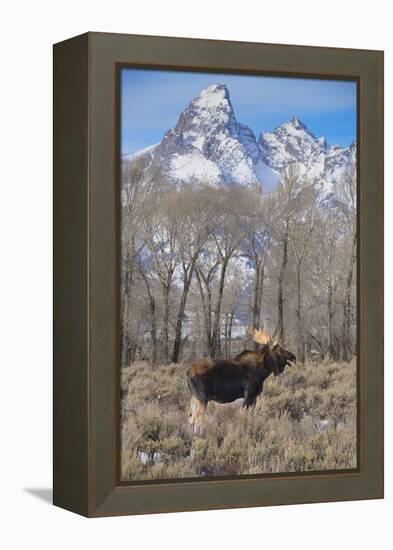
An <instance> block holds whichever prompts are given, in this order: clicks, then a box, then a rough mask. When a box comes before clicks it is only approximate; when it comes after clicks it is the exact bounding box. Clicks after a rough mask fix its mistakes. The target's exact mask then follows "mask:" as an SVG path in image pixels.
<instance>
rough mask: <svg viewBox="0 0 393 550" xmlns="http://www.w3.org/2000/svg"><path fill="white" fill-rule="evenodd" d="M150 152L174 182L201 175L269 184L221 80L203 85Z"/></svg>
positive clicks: (270, 175) (272, 177)
mask: <svg viewBox="0 0 393 550" xmlns="http://www.w3.org/2000/svg"><path fill="white" fill-rule="evenodd" d="M153 158H154V161H155V162H158V163H159V165H160V166H161V168H162V169H163V171H164V173H166V175H167V176H168V177H169V178H170V179H172V180H174V181H175V182H176V183H179V182H184V181H191V182H192V181H205V182H209V183H211V184H219V183H227V184H231V183H237V184H245V183H258V182H259V183H260V184H261V185H265V186H266V187H269V186H271V185H274V184H275V183H276V181H277V179H278V174H277V173H276V172H275V171H274V170H272V169H271V168H269V167H268V166H267V165H266V164H265V163H264V162H263V160H262V158H261V153H260V149H259V146H258V143H257V141H256V138H255V135H254V133H253V131H252V130H251V128H249V127H248V126H246V125H244V124H240V123H239V122H238V121H237V120H236V117H235V113H234V110H233V106H232V103H231V100H230V97H229V91H228V88H227V87H226V86H225V84H214V85H212V86H209V87H208V88H205V89H204V90H202V91H201V93H200V94H199V95H198V96H197V97H195V98H194V99H193V100H192V101H191V103H190V104H189V106H188V107H187V108H186V109H185V110H184V111H183V112H182V113H181V115H180V117H179V120H178V122H177V124H176V126H175V127H174V128H172V129H171V130H169V131H168V132H166V134H165V135H164V138H163V139H162V141H161V143H160V144H159V146H158V147H157V148H156V149H155V150H154V154H153Z"/></svg>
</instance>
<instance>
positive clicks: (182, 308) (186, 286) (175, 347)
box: [172, 258, 196, 363]
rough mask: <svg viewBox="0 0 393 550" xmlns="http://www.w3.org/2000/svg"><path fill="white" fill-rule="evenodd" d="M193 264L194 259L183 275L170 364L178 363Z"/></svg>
mask: <svg viewBox="0 0 393 550" xmlns="http://www.w3.org/2000/svg"><path fill="white" fill-rule="evenodd" d="M195 262H196V258H195V259H194V260H193V261H192V263H191V264H190V266H189V270H188V273H187V274H186V275H185V278H184V285H183V292H182V295H181V298H180V305H179V311H178V314H177V321H176V329H175V341H174V344H173V354H172V363H178V362H179V356H180V347H181V336H182V328H183V321H184V315H185V310H186V303H187V296H188V291H189V290H190V285H191V280H192V276H193V273H194V267H195Z"/></svg>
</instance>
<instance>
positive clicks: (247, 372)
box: [187, 341, 296, 429]
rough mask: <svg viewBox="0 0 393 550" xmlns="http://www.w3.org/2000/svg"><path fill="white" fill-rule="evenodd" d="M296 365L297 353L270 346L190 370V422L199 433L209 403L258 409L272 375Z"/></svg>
mask: <svg viewBox="0 0 393 550" xmlns="http://www.w3.org/2000/svg"><path fill="white" fill-rule="evenodd" d="M295 361H296V357H295V355H294V354H293V353H291V352H289V351H287V350H285V349H283V348H282V347H281V346H279V345H278V344H274V345H273V344H272V343H271V342H270V341H269V342H267V343H266V344H265V345H264V347H263V348H262V349H260V350H256V351H250V350H244V351H243V352H242V353H240V354H239V355H237V356H236V357H234V358H233V359H232V360H208V359H201V360H199V361H197V362H196V363H195V364H194V365H192V366H191V367H190V368H189V369H188V370H187V384H188V387H189V389H190V392H191V409H190V414H189V421H190V423H191V424H192V425H193V426H194V428H195V429H197V427H198V424H199V423H200V421H201V420H202V417H203V415H204V413H205V411H206V407H207V404H208V402H209V401H216V402H218V403H230V402H232V401H235V400H236V399H239V398H242V399H243V407H244V408H249V407H252V406H254V405H255V403H256V400H257V397H258V396H259V395H260V394H261V393H262V390H263V383H264V381H265V380H266V378H268V377H269V376H270V375H271V374H272V373H273V374H274V375H275V376H278V375H280V374H281V373H282V372H283V371H284V369H285V366H286V365H287V364H290V363H292V362H295Z"/></svg>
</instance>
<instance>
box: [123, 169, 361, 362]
mask: <svg viewBox="0 0 393 550" xmlns="http://www.w3.org/2000/svg"><path fill="white" fill-rule="evenodd" d="M335 187H336V188H335V189H334V190H333V192H332V197H330V198H328V199H326V198H324V199H323V200H322V198H321V196H320V195H319V192H318V190H317V188H316V187H315V186H314V185H310V183H309V182H307V181H305V180H304V178H302V177H301V175H300V173H299V170H298V168H297V167H296V165H295V164H293V165H290V166H289V167H288V168H287V170H286V171H285V172H284V173H283V174H282V177H281V180H280V183H279V186H278V189H277V190H275V191H273V192H271V193H262V191H261V189H260V188H259V187H257V186H255V185H254V184H250V185H244V186H237V185H232V186H228V185H226V186H224V185H222V186H216V187H213V186H211V185H208V184H195V183H186V182H183V183H182V184H181V185H180V184H179V185H178V186H174V185H173V183H170V182H169V181H167V180H166V179H165V178H164V177H163V175H162V174H161V173H160V172H159V171H158V170H156V169H155V168H154V166H151V165H146V163H145V164H144V163H143V162H142V161H140V162H138V161H133V163H131V164H127V163H125V164H124V166H123V174H122V233H121V239H122V241H121V252H122V260H121V320H122V323H121V325H122V333H121V346H122V347H121V353H122V364H123V365H129V364H131V363H132V362H133V361H135V360H136V359H138V358H142V359H146V358H149V359H150V361H151V363H152V364H153V365H158V364H166V363H169V362H170V361H172V362H175V363H176V362H178V361H180V360H181V359H182V357H183V356H184V354H186V355H187V357H189V356H190V353H191V351H192V350H194V351H193V353H198V354H199V353H201V352H203V353H204V354H205V355H207V356H210V357H218V356H224V357H229V356H230V355H231V353H233V346H234V345H235V342H236V341H238V340H240V339H242V338H243V339H245V338H246V336H245V335H246V330H247V328H252V327H253V328H259V327H260V326H263V325H265V324H266V323H267V324H270V325H277V326H278V327H279V328H280V331H281V335H282V337H285V340H288V341H290V342H291V345H293V346H296V348H297V354H298V358H299V360H300V361H303V360H305V359H306V357H310V356H311V355H312V354H315V353H317V354H319V355H320V356H323V357H325V356H328V357H329V358H330V359H332V360H333V359H334V360H336V359H337V358H342V359H344V360H349V359H350V358H351V357H352V356H353V353H354V352H355V348H354V326H355V316H354V304H355V301H354V296H355V286H356V271H355V265H356V172H355V171H347V172H346V173H345V174H343V177H342V178H341V179H340V181H337V182H336V184H335ZM196 339H198V342H196ZM236 345H237V346H238V347H239V346H241V344H240V343H239V344H236ZM243 345H244V344H243ZM199 350H200V351H199Z"/></svg>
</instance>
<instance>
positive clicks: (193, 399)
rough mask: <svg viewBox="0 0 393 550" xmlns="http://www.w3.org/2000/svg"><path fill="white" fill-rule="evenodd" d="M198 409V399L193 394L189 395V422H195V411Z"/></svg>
mask: <svg viewBox="0 0 393 550" xmlns="http://www.w3.org/2000/svg"><path fill="white" fill-rule="evenodd" d="M197 410H198V399H197V398H196V397H195V396H192V397H191V404H190V412H189V413H188V421H189V423H190V424H192V425H193V424H195V420H196V413H197Z"/></svg>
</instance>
